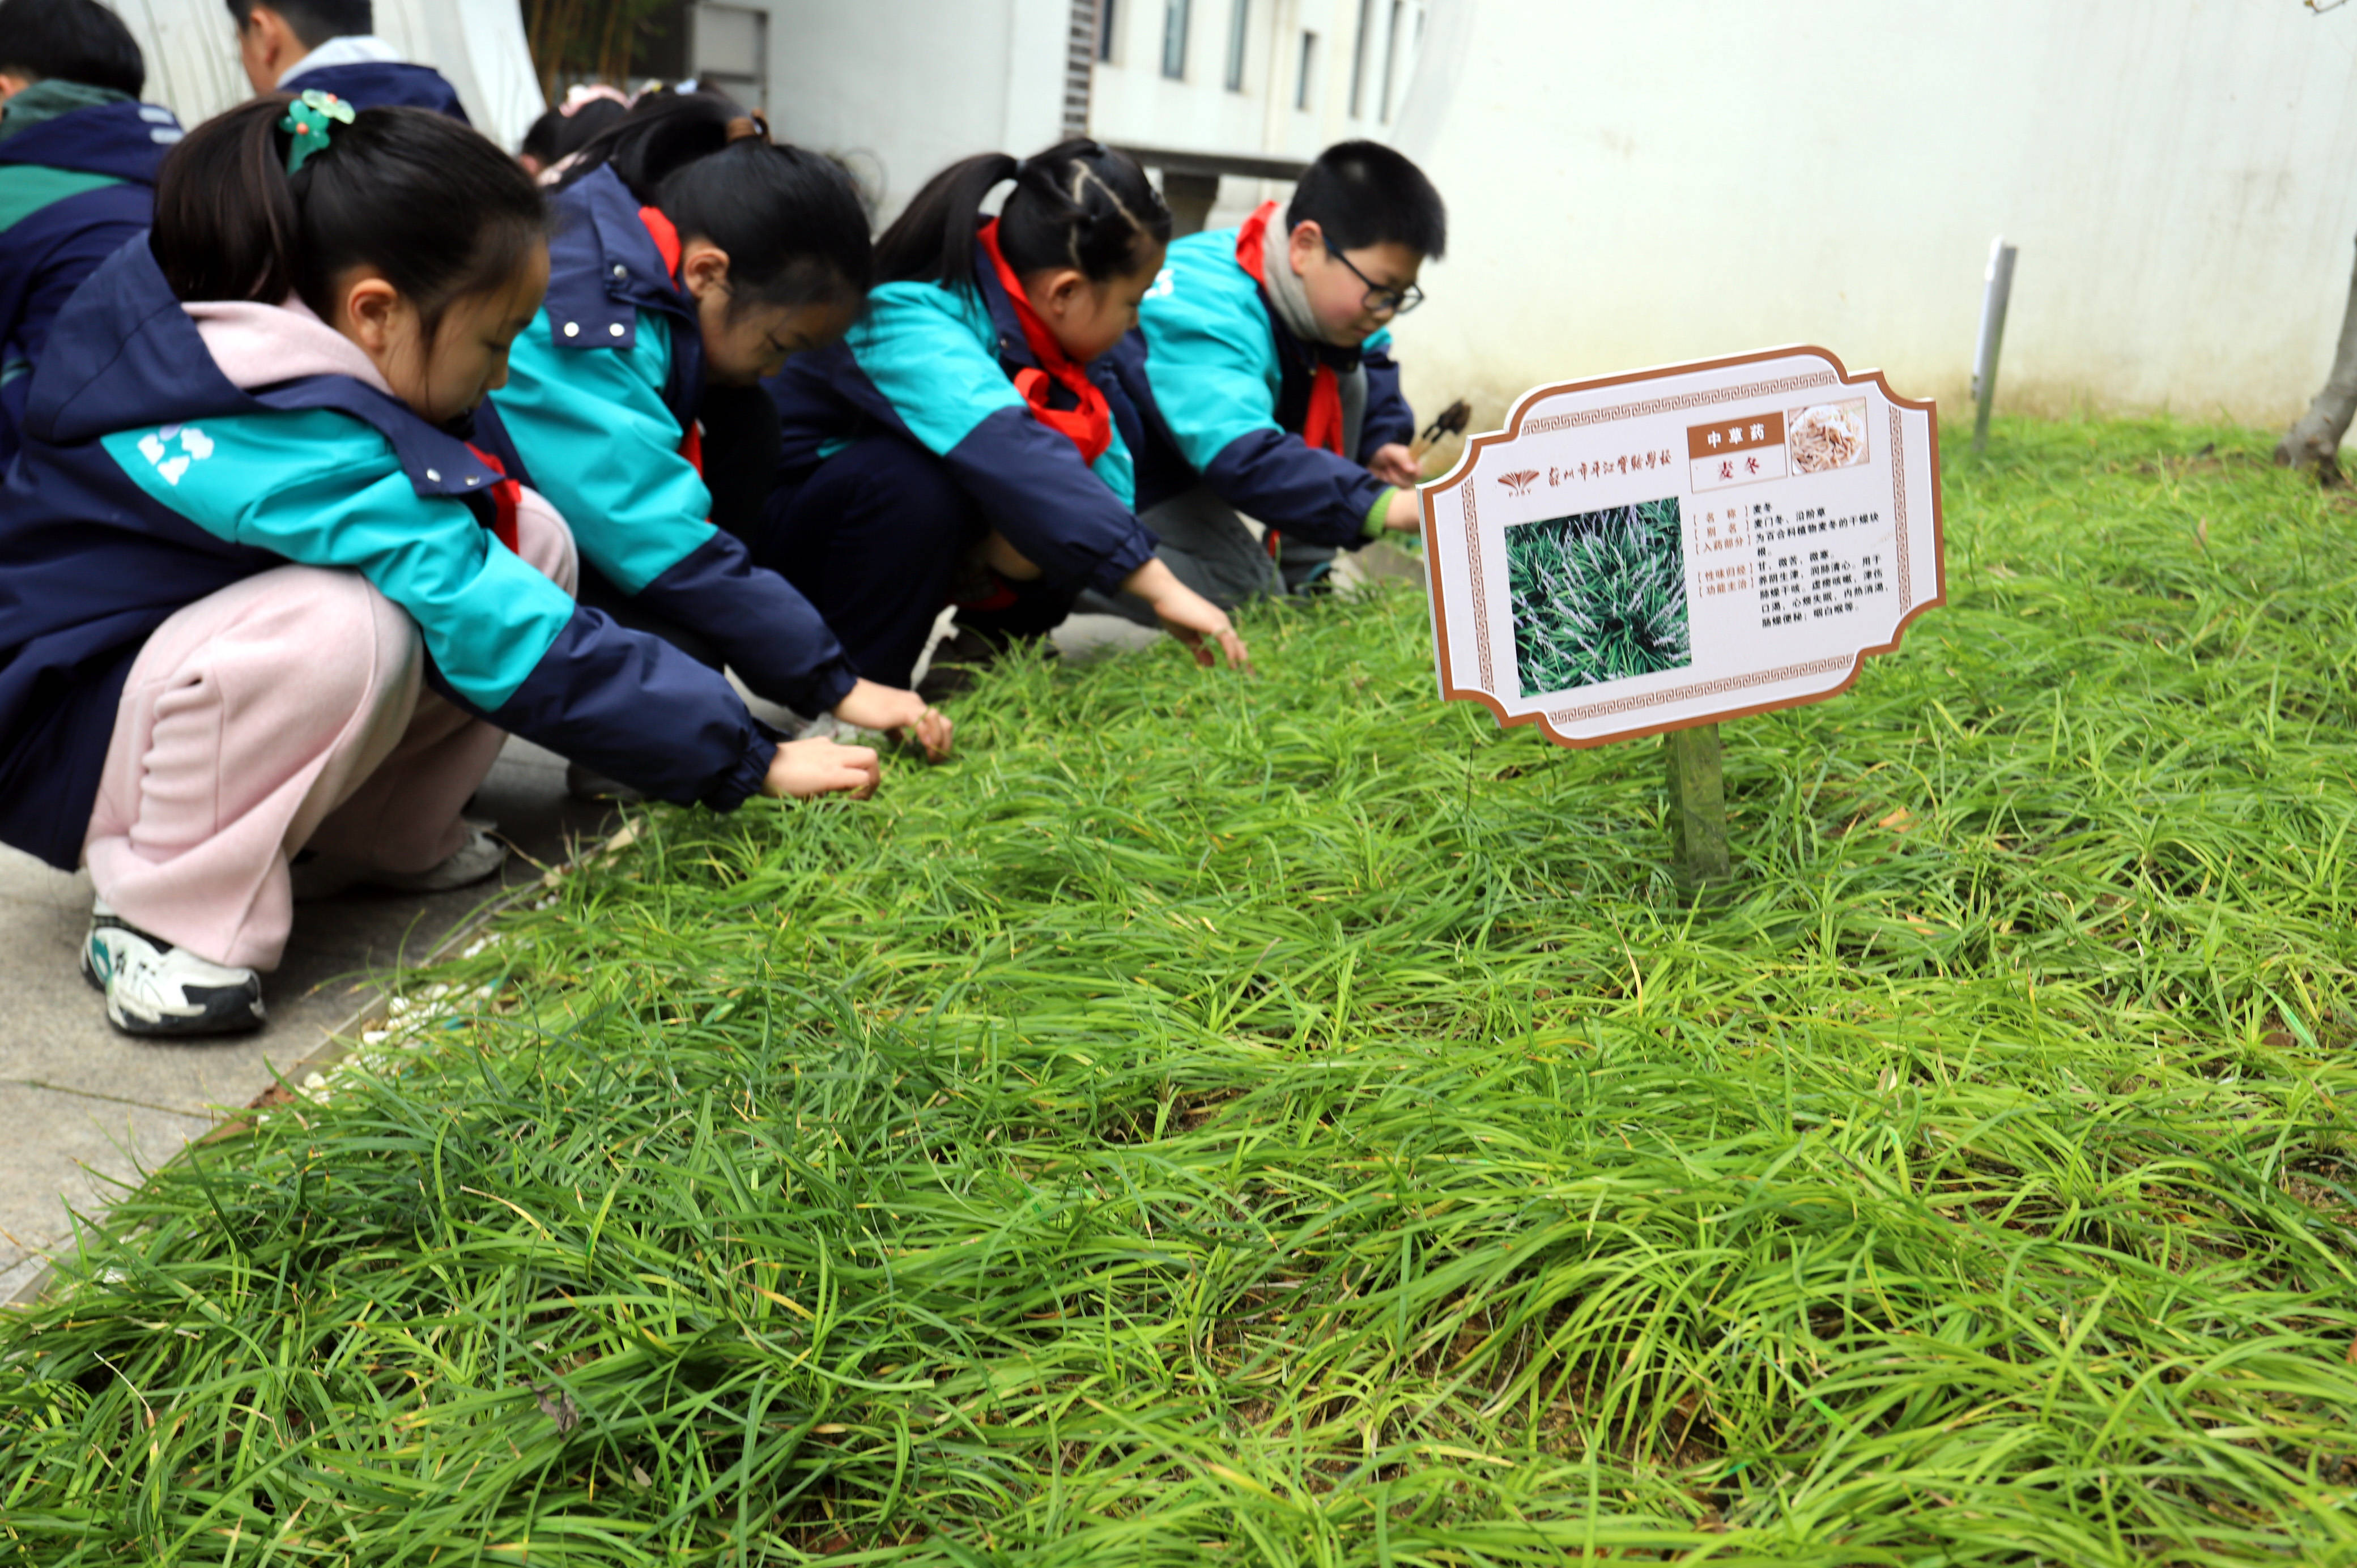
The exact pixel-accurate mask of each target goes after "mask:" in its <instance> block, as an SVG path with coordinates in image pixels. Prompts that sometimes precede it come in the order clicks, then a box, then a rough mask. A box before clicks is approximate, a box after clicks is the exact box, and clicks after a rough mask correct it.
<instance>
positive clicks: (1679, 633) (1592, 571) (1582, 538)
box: [1506, 496, 1694, 697]
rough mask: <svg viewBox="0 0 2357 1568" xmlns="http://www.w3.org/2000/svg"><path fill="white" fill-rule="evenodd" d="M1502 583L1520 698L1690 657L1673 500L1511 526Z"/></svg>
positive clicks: (1680, 663) (1669, 666)
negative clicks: (1519, 679)
mask: <svg viewBox="0 0 2357 1568" xmlns="http://www.w3.org/2000/svg"><path fill="white" fill-rule="evenodd" d="M1506 583H1507V593H1508V596H1509V603H1510V605H1511V607H1512V615H1513V625H1514V668H1515V670H1516V671H1518V672H1519V673H1520V675H1521V677H1522V682H1523V692H1522V694H1523V696H1525V697H1535V696H1537V695H1539V694H1541V693H1546V692H1562V691H1567V690H1569V689H1571V688H1572V687H1575V686H1592V685H1594V684H1596V683H1597V682H1600V681H1623V680H1626V679H1628V678H1629V677H1630V676H1632V675H1651V674H1653V673H1655V672H1656V671H1663V670H1677V669H1682V668H1684V666H1685V665H1686V664H1687V663H1688V662H1689V661H1691V660H1692V659H1693V658H1694V649H1693V643H1692V640H1691V636H1690V633H1689V630H1688V627H1687V615H1686V567H1685V537H1684V532H1683V531H1682V529H1681V528H1680V526H1679V522H1678V501H1677V498H1676V497H1674V496H1671V497H1667V498H1665V499H1662V500H1655V501H1642V502H1640V503H1638V504H1637V505H1635V506H1620V507H1608V508H1606V509H1605V510H1601V511H1587V512H1579V513H1577V514H1575V515H1573V516H1570V517H1556V518H1549V519H1546V520H1545V521H1540V522H1519V523H1515V524H1513V525H1512V527H1510V528H1508V529H1507V530H1506Z"/></svg>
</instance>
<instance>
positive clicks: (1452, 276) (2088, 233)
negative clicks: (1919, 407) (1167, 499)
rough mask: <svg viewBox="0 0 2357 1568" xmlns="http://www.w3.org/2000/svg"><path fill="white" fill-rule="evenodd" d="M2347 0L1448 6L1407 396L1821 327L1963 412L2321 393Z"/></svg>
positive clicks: (1430, 62)
mask: <svg viewBox="0 0 2357 1568" xmlns="http://www.w3.org/2000/svg"><path fill="white" fill-rule="evenodd" d="M2352 82H2357V5H2351V6H2349V7H2347V8H2346V9H2341V10H2337V11H2331V12H2327V13H2325V14H2323V15H2320V16H2319V15H2315V14H2311V13H2310V12H2309V11H2308V10H2306V9H2305V8H2303V7H2302V6H2301V5H2298V3H2297V0H2068V3H2065V0H1947V3H1944V4H1939V5H1933V4H1928V3H1922V4H1893V3H1892V0H1752V3H1749V4H1744V5H1734V4H1728V3H1726V0H1646V3H1645V4H1643V5H1630V4H1626V3H1624V0H1437V4H1436V5H1435V8H1434V15H1433V20H1432V26H1431V29H1430V32H1429V34H1428V36H1427V38H1426V48H1425V55H1424V59H1423V60H1422V62H1421V70H1420V71H1419V75H1418V78H1417V80H1416V81H1415V86H1414V89H1413V91H1412V92H1411V94H1410V99H1409V102H1408V104H1407V106H1406V109H1405V113H1404V114H1403V123H1402V124H1401V126H1400V131H1399V135H1398V136H1397V138H1396V140H1397V142H1398V144H1399V145H1401V146H1402V148H1403V149H1404V150H1405V151H1406V152H1407V153H1408V154H1409V155H1410V156H1414V157H1415V158H1416V159H1417V160H1418V161H1419V162H1420V163H1421V164H1422V165H1423V166H1424V167H1425V168H1426V170H1427V172H1429V173H1430V174H1431V175H1432V176H1433V177H1434V179H1435V181H1436V183H1437V184H1438V185H1439V187H1440V188H1441V190H1442V192H1443V194H1444V195H1445V196H1446V197H1447V198H1448V202H1449V209H1450V235H1449V239H1450V249H1449V258H1448V261H1446V262H1445V263H1440V264H1438V265H1436V266H1433V267H1431V268H1428V269H1427V270H1426V286H1427V287H1428V288H1429V289H1430V290H1431V295H1432V303H1431V304H1430V305H1428V306H1426V308H1425V309H1424V310H1423V311H1422V312H1421V313H1420V314H1418V315H1416V316H1415V317H1413V318H1411V320H1410V321H1409V322H1407V323H1406V324H1405V326H1404V328H1403V329H1402V330H1401V333H1400V336H1401V338H1402V339H1403V345H1404V357H1405V362H1406V364H1407V365H1408V367H1409V370H1410V374H1409V385H1410V389H1411V391H1412V392H1415V394H1417V396H1418V406H1419V407H1422V406H1426V405H1437V403H1440V402H1444V401H1446V400H1447V399H1448V397H1450V396H1453V395H1456V394H1457V393H1458V392H1468V393H1471V394H1475V396H1476V403H1477V405H1478V406H1479V407H1480V410H1481V412H1482V413H1483V415H1484V416H1485V417H1486V416H1489V415H1491V414H1494V413H1497V412H1498V411H1499V410H1500V409H1501V407H1502V406H1503V404H1504V403H1505V401H1506V400H1507V399H1509V398H1511V397H1512V395H1513V394H1514V393H1516V392H1520V391H1522V390H1523V388H1525V387H1527V386H1530V385H1534V384H1536V383H1539V382H1542V381H1553V380H1559V379H1563V378H1567V377H1576V376H1586V375H1592V374H1597V373H1600V372H1607V371H1619V370H1623V369H1627V368H1631V367H1636V366H1641V365H1648V364H1655V363H1660V362H1663V361H1668V360H1684V359H1690V358H1696V357H1701V356H1706V355H1713V354H1723V353H1728V352H1733V351H1737V350H1741V349H1754V348H1760V347H1763V346H1767V345H1771V344H1781V343H1792V342H1801V341H1806V342H1811V343H1819V344H1823V345H1824V346H1825V347H1827V348H1830V349H1834V350H1835V352H1837V353H1839V354H1840V355H1842V356H1843V358H1844V359H1845V360H1846V361H1847V362H1848V363H1849V364H1850V365H1851V366H1852V367H1853V368H1856V367H1860V366H1871V365H1879V366H1881V367H1883V368H1885V369H1887V370H1888V371H1889V372H1890V373H1891V376H1892V379H1893V381H1894V382H1895V384H1896V385H1897V386H1898V387H1899V388H1900V390H1902V391H1905V392H1910V393H1913V394H1916V395H1924V394H1934V395H1939V396H1941V397H1942V398H1943V400H1950V399H1953V402H1951V403H1948V404H1947V406H1946V408H1945V412H1946V413H1948V415H1949V417H1950V418H1951V419H1952V420H1953V419H1956V418H1959V417H1968V415H1967V414H1965V413H1964V408H1963V402H1962V399H1963V393H1964V384H1965V381H1966V380H1967V378H1968V376H1969V372H1970V361H1971V356H1972V349H1973V335H1974V328H1975V319H1976V315H1977V311H1978V308H1979V295H1980V284H1981V273H1982V269H1983V266H1984V265H1985V263H1986V258H1987V252H1988V246H1989V241H1990V239H1991V237H1992V236H1994V235H1995V234H1996V233H1997V232H1999V231H2003V232H2004V234H2005V235H2006V237H2007V239H2008V240H2010V241H2012V242H2015V243H2017V244H2018V245H2019V246H2020V247H2021V259H2020V263H2019V270H2018V274H2016V277H2015V282H2014V293H2013V309H2012V314H2011V317H2010V319H2009V321H2008V324H2007V330H2006V339H2005V358H2004V362H2003V365H2002V368H2001V371H2000V374H1999V377H1998V390H1999V398H2000V403H1999V405H2000V407H2005V406H2011V407H2014V408H2032V409H2054V408H2059V407H2061V406H2064V405H2066V404H2070V403H2073V402H2083V403H2088V404H2092V405H2094V406H2098V407H2163V406H2165V407H2168V408H2171V409H2174V410H2177V411H2179V412H2181V413H2188V414H2193V415H2211V414H2217V413H2223V414H2226V415H2229V416H2232V417H2233V418H2236V419H2241V420H2246V421H2252V422H2256V423H2259V424H2274V423H2276V422H2277V421H2279V420H2283V419H2286V418H2287V417H2288V416H2290V415H2291V414H2293V413H2296V412H2298V409H2299V408H2300V407H2302V406H2304V405H2305V403H2306V402H2307V400H2308V398H2309V396H2310V395H2311V394H2312V393H2313V392H2315V390H2316V389H2317V387H2318V386H2319V385H2320V384H2321V382H2322V381H2323V377H2324V372H2325V369H2326V366H2327V365H2328V363H2329V362H2330V355H2331V347H2332V341H2333V338H2334V335H2335V333H2336V332H2337V330H2338V328H2339V325H2340V317H2341V306H2342V304H2343V302H2344V300H2345V298H2346V296H2347V292H2348V284H2349V275H2350V263H2351V260H2352V251H2351V242H2352V236H2357V177H2352V161H2357V160H2352V154H2357V93H2352Z"/></svg>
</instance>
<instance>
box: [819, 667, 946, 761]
mask: <svg viewBox="0 0 2357 1568" xmlns="http://www.w3.org/2000/svg"><path fill="white" fill-rule="evenodd" d="M834 716H835V717H836V718H838V719H841V720H842V721H843V722H844V723H845V724H847V725H856V726H857V727H858V728H860V729H872V730H881V731H883V732H884V733H885V734H887V735H890V736H898V735H899V733H900V732H901V731H902V730H909V729H913V730H915V731H916V732H917V744H918V745H920V746H923V747H924V748H925V757H926V759H927V760H928V761H931V762H940V761H942V760H943V759H944V758H946V757H948V756H949V754H950V735H951V731H952V727H953V726H952V725H951V724H950V717H949V715H948V714H945V713H943V712H942V711H941V709H939V708H936V707H931V706H929V705H927V703H926V702H925V699H924V698H922V697H920V696H919V695H917V693H914V692H904V691H901V690H899V688H898V687H893V686H879V685H877V683H876V682H873V681H858V682H854V683H853V684H852V688H851V690H850V691H848V692H845V693H844V694H843V700H842V701H841V702H839V703H835V704H834Z"/></svg>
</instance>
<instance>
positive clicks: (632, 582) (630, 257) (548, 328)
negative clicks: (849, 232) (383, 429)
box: [485, 168, 859, 778]
mask: <svg viewBox="0 0 2357 1568" xmlns="http://www.w3.org/2000/svg"><path fill="white" fill-rule="evenodd" d="M556 209H557V215H558V222H559V225H560V227H559V228H558V230H557V233H556V237H555V238H554V240H552V241H550V242H549V246H548V259H549V277H548V301H547V303H546V304H545V305H544V306H542V308H541V312H540V314H539V316H537V317H534V318H533V323H532V325H531V326H529V327H527V328H524V331H523V335H522V337H520V338H517V339H516V341H515V347H514V349H513V351H512V352H511V355H510V357H509V360H508V384H507V385H506V386H505V387H503V388H501V389H500V391H498V392H493V393H492V394H491V401H490V406H491V407H492V408H493V409H494V410H496V411H497V423H498V424H499V425H500V426H502V427H503V437H502V434H501V433H500V432H496V431H493V430H491V429H490V428H489V424H490V422H489V421H486V422H485V423H486V429H485V435H486V437H487V438H488V439H487V443H486V444H487V446H489V448H490V450H492V451H493V452H494V453H495V455H498V456H501V457H508V456H513V458H514V459H515V460H516V461H515V462H513V463H511V464H510V468H511V471H515V470H516V469H517V468H519V467H520V469H521V476H520V477H522V478H523V479H524V482H525V483H527V484H529V485H531V486H532V488H533V489H536V490H538V491H539V492H540V493H541V494H542V495H544V496H546V497H547V498H548V499H549V500H550V501H552V502H553V503H554V505H555V507H556V510H558V511H560V512H562V513H564V514H565V521H567V522H569V523H571V524H572V525H573V537H574V540H575V541H576V542H577V543H578V544H579V545H580V547H581V558H582V560H583V561H584V562H586V563H587V564H589V565H590V566H591V567H593V568H594V569H595V570H597V572H598V573H599V574H600V575H603V576H604V577H605V578H606V579H607V580H608V582H610V583H612V584H613V585H614V586H616V587H617V588H619V589H620V590H621V591H622V592H623V593H625V594H627V595H630V596H631V597H633V598H636V599H639V600H640V601H642V602H643V603H644V604H645V605H646V606H647V607H648V608H649V609H651V610H652V611H654V612H655V613H656V614H657V615H660V616H662V617H663V618H665V619H667V620H672V621H676V622H678V623H679V624H680V625H683V626H689V627H694V628H695V629H696V630H697V631H699V632H701V633H703V634H704V635H705V636H706V637H709V638H710V639H712V640H713V641H714V642H715V643H716V645H717V646H718V647H719V649H720V650H721V652H722V655H723V656H724V657H725V658H726V660H727V661H728V663H729V665H730V667H731V668H733V669H735V670H736V671H737V674H739V675H741V676H743V677H744V678H745V682H746V683H747V684H748V685H749V686H751V687H752V688H753V690H755V691H757V692H759V693H761V695H763V696H765V697H768V698H770V700H771V701H773V702H778V703H784V704H785V705H786V706H788V707H790V708H792V709H794V710H795V711H796V712H798V713H803V714H822V713H825V712H827V711H828V710H830V709H832V708H833V707H834V704H835V703H836V702H837V701H839V700H840V699H841V698H842V696H843V694H844V693H845V692H848V691H850V690H851V687H852V682H855V681H856V680H857V679H858V678H859V677H858V672H857V671H855V670H854V669H853V668H852V667H851V661H850V660H849V659H847V658H846V657H845V654H844V651H843V647H842V644H840V643H839V642H837V641H836V640H835V636H834V632H832V631H830V630H828V629H827V625H826V622H825V620H824V619H823V618H821V617H820V615H819V613H818V611H817V610H815V609H813V608H812V607H811V603H810V601H809V600H808V599H805V598H804V597H802V595H801V593H799V592H798V591H797V590H796V589H795V588H794V586H793V585H792V584H791V583H789V582H787V581H786V580H785V579H784V578H783V577H780V576H779V575H777V574H776V573H774V572H769V571H764V570H763V569H762V568H760V567H759V566H756V565H754V564H753V561H752V557H751V556H750V555H749V554H748V553H746V549H745V546H744V544H743V543H742V542H739V541H738V540H737V537H736V535H734V534H732V533H728V532H726V531H724V530H721V529H718V528H716V527H714V526H713V524H712V522H711V521H710V519H711V512H712V494H711V492H710V491H709V490H707V489H705V484H704V476H703V474H702V473H701V472H700V471H699V468H698V464H697V459H696V457H695V456H694V453H695V452H696V451H697V450H698V448H699V446H700V438H697V439H691V433H693V432H694V431H695V429H696V423H695V405H696V403H697V402H698V401H699V400H700V399H701V398H702V397H703V395H704V338H703V336H702V333H701V331H700V329H699V328H698V327H697V325H696V319H695V311H694V304H693V302H692V301H690V300H689V299H688V297H687V296H686V295H683V294H682V293H681V292H680V289H679V286H678V285H676V284H675V283H673V281H672V271H673V267H675V266H676V265H677V261H676V259H675V258H667V257H666V256H665V255H664V254H663V251H662V246H660V245H659V244H658V243H657V242H656V240H655V237H654V234H653V233H652V232H651V231H650V230H649V228H648V225H647V221H646V220H644V219H642V218H640V215H639V203H638V201H637V199H635V198H633V197H632V196H631V195H630V188H629V187H627V186H625V185H624V184H623V183H622V182H621V180H620V178H619V177H617V176H616V175H615V173H614V172H613V171H612V170H611V169H606V168H600V169H597V171H595V172H594V173H592V174H590V175H588V176H587V177H585V178H583V179H582V180H580V181H579V182H578V183H576V184H575V185H573V186H572V187H570V188H567V189H566V190H565V191H564V192H563V193H562V194H560V195H559V196H558V197H557V199H556ZM502 446H504V447H505V450H502V449H501V447H502ZM683 447H684V448H685V450H683ZM616 777H618V778H619V777H620V775H617V776H616Z"/></svg>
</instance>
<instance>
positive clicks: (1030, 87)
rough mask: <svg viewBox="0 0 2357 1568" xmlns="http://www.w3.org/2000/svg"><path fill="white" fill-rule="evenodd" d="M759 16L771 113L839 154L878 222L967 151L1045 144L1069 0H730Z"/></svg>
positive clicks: (1055, 118) (782, 131)
mask: <svg viewBox="0 0 2357 1568" xmlns="http://www.w3.org/2000/svg"><path fill="white" fill-rule="evenodd" d="M740 3H750V4H752V5H754V6H755V7H756V8H758V9H761V10H766V11H768V12H769V13H770V27H769V38H770V126H771V128H772V130H773V131H774V132H775V133H776V134H777V135H778V136H779V138H780V139H781V140H785V141H792V142H796V143H800V144H802V145H805V146H810V147H814V148H817V149H820V150H822V151H825V152H830V153H835V154H838V155H842V156H845V158H846V159H847V161H848V162H849V163H850V164H851V166H853V167H854V168H855V169H856V170H857V171H858V172H859V174H860V176H861V177H862V178H863V179H864V180H865V181H866V182H867V183H868V185H869V186H870V188H871V193H872V194H874V195H875V196H876V197H877V199H878V201H879V203H880V207H881V215H882V217H883V218H884V219H886V220H889V218H890V217H891V216H892V214H894V213H896V212H898V211H899V209H900V208H901V207H902V206H903V205H905V204H906V203H907V201H908V199H909V197H910V196H912V195H914V194H915V193H916V191H917V188H918V187H920V186H921V185H922V184H924V182H925V181H926V180H927V179H928V178H930V177H931V176H932V175H933V174H934V172H935V171H937V170H939V169H940V168H942V167H943V166H946V165H948V164H950V163H953V162H955V161H956V160H957V159H959V158H962V157H965V156H969V155H971V154H974V153H981V152H993V151H1006V152H1012V153H1014V154H1015V155H1016V156H1018V157H1019V156H1023V155H1025V154H1027V153H1031V152H1036V151H1038V150H1039V148H1041V147H1044V146H1047V145H1049V144H1051V143H1052V142H1054V141H1055V140H1056V137H1057V134H1058V130H1057V127H1058V124H1059V120H1060V112H1061V102H1062V91H1063V61H1064V40H1065V30H1066V27H1068V25H1069V23H1070V19H1071V6H1070V0H957V3H955V4H947V3H943V0H859V3H858V4H856V5H836V4H823V5H822V4H815V3H813V0H766V3H764V0H740Z"/></svg>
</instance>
